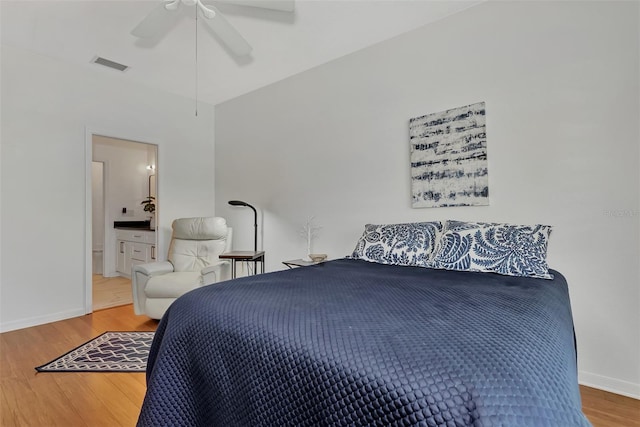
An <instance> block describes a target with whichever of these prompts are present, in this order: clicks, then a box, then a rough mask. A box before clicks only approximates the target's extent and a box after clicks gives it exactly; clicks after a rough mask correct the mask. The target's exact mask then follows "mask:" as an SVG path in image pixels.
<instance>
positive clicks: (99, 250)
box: [85, 132, 158, 313]
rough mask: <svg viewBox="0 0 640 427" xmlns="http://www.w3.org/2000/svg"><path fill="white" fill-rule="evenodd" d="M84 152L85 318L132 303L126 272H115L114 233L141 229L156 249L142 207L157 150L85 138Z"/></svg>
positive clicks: (145, 145)
mask: <svg viewBox="0 0 640 427" xmlns="http://www.w3.org/2000/svg"><path fill="white" fill-rule="evenodd" d="M86 149H87V151H86V153H87V173H86V177H87V209H86V218H87V224H86V230H87V231H86V233H87V234H86V236H87V238H86V252H87V255H86V262H85V265H86V267H85V280H86V282H85V283H86V286H85V312H86V313H91V312H92V311H94V310H101V309H104V308H111V307H116V306H119V305H126V304H131V303H132V300H133V297H132V293H131V280H130V272H128V274H127V272H125V271H123V270H122V269H119V270H120V271H119V270H118V269H117V268H116V260H117V259H118V256H119V254H118V253H117V245H116V233H117V230H118V229H120V228H121V226H122V227H127V226H132V227H137V228H132V229H135V230H144V228H145V226H146V230H144V232H146V233H148V234H150V235H151V236H152V238H151V240H149V241H150V242H153V243H150V244H153V246H154V249H155V247H157V246H156V244H157V236H156V233H155V226H154V227H153V228H151V226H152V222H153V223H155V215H158V211H157V210H156V212H155V213H154V215H153V216H152V215H151V214H150V213H149V212H148V211H145V210H144V209H143V207H144V205H143V204H142V202H143V201H144V200H145V199H148V198H149V196H150V195H151V193H150V191H151V189H150V182H154V189H153V192H154V194H153V195H154V197H156V196H155V193H156V192H157V189H156V188H155V182H156V181H155V180H156V179H157V158H158V146H157V145H155V144H150V143H146V142H139V141H133V140H130V139H122V138H117V137H112V136H104V134H103V133H95V132H87V137H86ZM151 176H153V179H152V178H151ZM154 200H155V199H154ZM152 219H153V220H154V221H151V220H152ZM116 227H117V228H116ZM136 233H137V231H136ZM155 252H156V251H155V250H154V253H155Z"/></svg>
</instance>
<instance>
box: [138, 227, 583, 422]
mask: <svg viewBox="0 0 640 427" xmlns="http://www.w3.org/2000/svg"><path fill="white" fill-rule="evenodd" d="M440 237H441V236H440ZM441 252H442V251H441ZM354 258H358V257H351V258H344V259H337V260H333V261H328V262H325V263H322V264H318V265H315V266H311V267H303V268H298V269H293V270H287V271H278V272H273V273H267V274H262V275H257V276H251V277H245V278H239V279H235V280H231V281H227V282H221V283H218V284H214V285H211V286H206V287H203V288H200V289H197V290H195V291H192V292H190V293H188V294H186V295H184V296H182V297H181V298H179V299H178V300H177V301H176V302H175V303H173V305H172V306H171V307H170V308H169V310H168V311H167V313H166V314H165V316H164V317H163V319H162V320H161V322H160V324H159V325H158V329H157V332H156V337H155V339H154V342H153V345H152V348H151V351H150V354H149V360H148V367H147V393H146V395H145V399H144V403H143V406H142V409H141V413H140V416H139V420H138V425H139V426H160V425H172V426H179V425H184V426H318V425H324V426H364V425H372V426H376V425H377V426H563V427H564V426H588V425H590V424H589V422H588V421H587V419H586V418H585V417H584V415H583V414H582V412H581V403H580V394H579V389H578V384H577V371H576V349H575V340H574V331H573V321H572V315H571V309H570V304H569V295H568V289H567V283H566V280H565V279H564V277H563V276H562V275H561V274H560V273H559V272H557V271H554V270H548V275H549V277H548V278H546V279H541V278H536V277H525V276H513V275H504V274H497V273H487V272H479V271H468V266H467V268H466V270H467V271H461V270H457V271H456V270H451V269H442V268H424V267H422V266H417V265H397V263H393V264H385V263H381V262H371V261H370V260H365V259H354ZM430 259H433V257H430ZM414 261H415V257H414V259H413V261H411V260H409V262H410V263H411V262H414Z"/></svg>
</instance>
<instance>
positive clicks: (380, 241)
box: [350, 221, 442, 267]
mask: <svg viewBox="0 0 640 427" xmlns="http://www.w3.org/2000/svg"><path fill="white" fill-rule="evenodd" d="M441 233H442V223H441V222H440V221H433V222H414V223H407V224H387V225H375V224H367V225H365V227H364V233H363V234H362V237H360V240H358V243H357V244H356V248H355V250H354V251H353V253H352V254H351V257H350V258H354V259H362V260H365V261H370V262H377V263H381V264H395V265H411V266H418V267H428V266H429V261H430V258H431V255H432V254H433V250H434V248H435V245H436V243H437V242H438V238H439V236H440V234H441Z"/></svg>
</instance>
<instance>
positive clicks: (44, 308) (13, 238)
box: [0, 45, 214, 331]
mask: <svg viewBox="0 0 640 427" xmlns="http://www.w3.org/2000/svg"><path fill="white" fill-rule="evenodd" d="M1 66H2V70H1V73H2V81H1V83H2V106H1V108H2V122H1V125H2V129H1V131H2V133H1V138H2V147H1V150H2V152H1V170H0V173H1V180H0V183H1V194H2V205H1V209H2V212H1V216H0V218H1V232H2V239H1V240H2V242H1V244H2V246H1V250H0V254H1V259H0V263H1V270H0V299H1V302H0V329H1V330H3V331H7V330H11V329H17V328H21V327H25V326H31V325H35V324H39V323H46V322H50V321H54V320H59V319H63V318H67V317H72V316H77V315H81V314H84V306H85V301H86V298H85V295H84V289H85V274H86V272H85V263H86V261H87V259H88V260H89V261H90V259H91V258H90V256H87V253H90V250H91V248H90V247H88V248H85V240H86V236H85V230H86V229H87V224H88V228H89V230H90V229H91V225H90V223H87V222H86V221H87V218H85V206H86V203H87V199H86V195H85V174H86V169H85V168H87V167H89V166H88V165H89V164H90V161H91V153H90V152H87V153H85V148H87V147H86V132H87V129H89V130H94V131H96V133H98V134H100V135H107V136H113V137H118V138H124V139H131V140H134V141H141V142H151V143H156V144H158V147H159V148H158V161H159V164H158V170H159V171H161V172H160V173H159V174H158V177H159V179H160V182H159V183H158V190H159V194H158V197H159V199H160V200H162V204H161V206H160V211H159V213H158V216H157V219H158V221H159V230H158V233H159V256H160V255H163V254H164V255H165V256H166V254H165V252H166V248H167V244H168V239H169V237H170V224H171V221H172V220H173V219H174V218H177V217H183V216H200V215H211V214H213V212H214V197H213V191H214V185H213V184H214V173H213V161H214V160H213V156H214V149H213V108H212V107H210V106H206V105H201V106H200V107H199V112H198V117H195V115H194V103H193V101H192V100H188V99H185V98H181V97H177V96H174V95H168V94H164V93H161V92H158V91H155V90H152V89H149V88H146V87H142V86H139V85H133V84H130V83H128V82H127V81H126V80H124V79H122V78H121V76H120V75H118V74H117V73H116V72H115V71H112V70H108V69H105V70H102V69H99V68H97V66H95V65H92V64H87V65H86V66H85V67H81V66H76V65H70V64H66V63H63V62H61V61H57V60H54V59H51V58H48V57H45V56H41V55H37V54H33V53H29V52H27V51H24V50H21V49H17V48H13V47H10V46H7V45H3V46H2V65H1ZM90 147H91V144H90V143H89V144H88V148H87V150H88V151H91V148H90ZM88 220H89V221H90V220H91V219H90V215H89V218H88ZM87 251H89V252H87ZM88 267H89V268H90V267H91V266H90V265H89V266H88Z"/></svg>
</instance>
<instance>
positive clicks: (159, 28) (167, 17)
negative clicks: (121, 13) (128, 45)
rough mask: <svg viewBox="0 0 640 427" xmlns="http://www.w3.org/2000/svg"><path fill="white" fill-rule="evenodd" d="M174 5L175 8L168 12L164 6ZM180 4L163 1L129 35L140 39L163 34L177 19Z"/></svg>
mask: <svg viewBox="0 0 640 427" xmlns="http://www.w3.org/2000/svg"><path fill="white" fill-rule="evenodd" d="M168 4H175V6H176V7H175V8H174V9H172V10H168V9H167V8H166V7H165V6H166V5H168ZM181 4H182V3H180V2H177V3H176V2H174V1H163V2H161V3H160V4H159V5H158V6H156V7H155V8H154V9H153V10H152V11H151V12H149V14H148V15H147V16H145V17H144V19H143V20H142V21H140V23H139V24H138V25H137V26H136V27H135V28H134V29H133V30H131V34H132V35H134V36H136V37H140V38H153V37H157V36H159V35H161V34H162V33H164V32H165V31H166V30H167V29H169V27H171V25H173V23H174V22H175V21H176V19H177V18H178V17H179V13H178V9H179V8H180V5H181Z"/></svg>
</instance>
